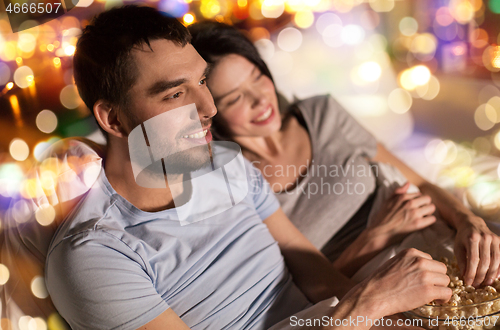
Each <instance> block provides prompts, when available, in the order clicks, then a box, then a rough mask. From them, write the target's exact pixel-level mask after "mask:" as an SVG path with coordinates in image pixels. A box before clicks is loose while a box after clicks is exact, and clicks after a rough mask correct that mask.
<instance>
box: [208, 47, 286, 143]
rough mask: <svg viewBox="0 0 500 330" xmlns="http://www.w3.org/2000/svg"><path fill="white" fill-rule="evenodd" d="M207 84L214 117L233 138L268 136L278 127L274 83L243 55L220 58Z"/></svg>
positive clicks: (279, 124)
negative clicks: (214, 109)
mask: <svg viewBox="0 0 500 330" xmlns="http://www.w3.org/2000/svg"><path fill="white" fill-rule="evenodd" d="M207 84H208V87H209V88H210V91H211V92H212V95H213V97H214V101H215V105H216V106H217V110H218V114H217V117H218V118H217V120H218V121H219V123H220V124H222V125H224V126H225V128H226V129H227V131H228V132H229V133H230V134H231V136H232V137H239V136H254V137H255V136H269V135H270V134H272V133H274V132H276V131H278V130H279V129H280V127H281V117H280V114H279V111H278V99H277V97H276V91H275V89H274V84H273V82H272V81H271V79H269V77H267V76H266V75H264V74H262V73H261V72H260V70H259V69H258V68H257V67H256V66H255V65H254V64H253V63H251V62H250V61H248V60H247V59H246V58H244V57H243V56H240V55H234V54H231V55H226V56H224V57H222V58H221V59H220V60H219V61H217V62H216V64H215V66H214V68H213V69H212V71H211V73H210V76H209V78H208V80H207Z"/></svg>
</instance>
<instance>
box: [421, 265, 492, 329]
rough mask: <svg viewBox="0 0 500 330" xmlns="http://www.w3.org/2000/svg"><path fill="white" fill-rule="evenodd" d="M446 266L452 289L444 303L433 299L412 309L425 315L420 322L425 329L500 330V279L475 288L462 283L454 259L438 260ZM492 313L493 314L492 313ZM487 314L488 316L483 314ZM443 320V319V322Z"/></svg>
mask: <svg viewBox="0 0 500 330" xmlns="http://www.w3.org/2000/svg"><path fill="white" fill-rule="evenodd" d="M441 261H442V262H443V263H444V264H445V265H446V267H447V272H446V273H447V275H448V276H449V277H450V283H449V284H448V287H449V288H451V289H452V292H453V294H452V296H451V298H450V300H449V301H447V302H446V303H444V304H438V303H436V302H435V301H433V302H431V303H429V304H427V305H424V306H421V307H419V308H416V309H414V310H413V312H414V313H416V314H418V315H421V316H423V317H427V318H429V319H427V320H425V321H426V322H424V325H425V326H426V327H427V328H428V329H440V330H441V329H442V330H472V329H475V330H484V329H496V328H495V325H496V324H498V325H499V327H498V328H499V329H500V320H498V319H499V318H500V313H499V314H495V313H498V312H500V299H497V298H500V280H498V279H497V280H495V281H494V282H493V284H492V285H487V286H485V287H482V288H477V289H476V288H475V287H473V286H470V285H465V284H464V282H463V280H461V279H460V270H459V268H458V264H457V262H456V261H453V262H450V261H449V260H448V259H447V258H443V259H442V260H441ZM492 314H495V315H492ZM487 315H488V316H487ZM436 317H437V318H439V320H440V321H439V324H432V322H430V320H432V319H436ZM445 320H446V321H445Z"/></svg>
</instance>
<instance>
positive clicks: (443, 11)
mask: <svg viewBox="0 0 500 330" xmlns="http://www.w3.org/2000/svg"><path fill="white" fill-rule="evenodd" d="M453 21H454V18H453V16H451V14H450V10H449V9H448V7H441V8H439V9H438V10H437V11H436V23H438V24H439V25H441V26H448V25H450V24H451V23H453Z"/></svg>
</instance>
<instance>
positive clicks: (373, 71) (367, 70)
mask: <svg viewBox="0 0 500 330" xmlns="http://www.w3.org/2000/svg"><path fill="white" fill-rule="evenodd" d="M358 74H359V76H360V77H361V79H363V80H364V81H367V82H372V81H376V80H378V79H379V78H380V76H381V74H382V68H381V67H380V64H378V63H377V62H373V61H370V62H365V63H363V64H361V65H360V66H359V69H358Z"/></svg>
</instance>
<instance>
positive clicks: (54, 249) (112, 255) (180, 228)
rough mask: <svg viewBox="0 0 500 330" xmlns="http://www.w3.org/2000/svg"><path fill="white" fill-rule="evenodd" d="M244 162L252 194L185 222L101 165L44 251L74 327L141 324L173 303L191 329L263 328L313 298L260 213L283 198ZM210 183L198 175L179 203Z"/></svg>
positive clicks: (54, 293)
mask: <svg viewBox="0 0 500 330" xmlns="http://www.w3.org/2000/svg"><path fill="white" fill-rule="evenodd" d="M245 168H246V177H247V178H248V180H249V181H248V182H249V192H248V194H247V195H246V197H245V198H244V199H243V200H242V201H241V202H239V203H238V204H236V205H235V206H233V207H231V208H229V209H227V210H226V211H224V212H222V213H220V214H218V215H214V216H212V217H210V218H208V219H205V220H201V221H197V222H194V223H191V224H188V225H181V224H180V221H179V220H178V215H177V214H178V213H177V212H176V209H168V210H164V211H160V212H144V211H141V210H139V209H137V208H136V207H134V206H133V205H132V204H130V203H129V202H128V201H127V200H125V199H124V198H123V197H122V196H120V195H119V194H118V193H116V191H115V190H114V189H113V188H112V187H111V185H110V184H109V182H108V180H107V178H106V175H105V172H104V170H102V171H101V174H100V176H99V178H98V180H97V182H96V184H95V185H94V186H93V187H92V189H91V190H90V192H89V193H88V195H87V196H85V198H84V199H83V200H82V202H80V204H79V205H78V207H77V208H76V209H75V210H74V211H73V213H72V214H70V216H69V218H68V219H67V220H66V221H65V222H64V224H63V225H61V226H60V228H59V229H58V232H57V233H56V235H55V237H54V239H53V241H52V243H51V245H50V248H49V253H48V256H47V263H46V282H47V288H48V291H49V293H50V295H51V298H52V300H53V302H54V304H55V306H56V307H57V309H58V311H59V312H60V313H61V315H62V316H63V317H64V318H65V319H66V320H67V321H68V323H69V324H70V325H71V327H72V328H73V329H75V330H76V329H136V328H137V327H139V326H142V325H144V324H146V323H148V322H149V321H151V320H153V319H154V318H156V317H157V316H158V315H160V314H161V313H162V312H164V311H165V310H166V309H168V308H172V310H173V311H174V312H175V313H176V314H177V315H179V317H180V318H181V319H182V320H183V321H184V322H185V323H186V324H187V325H188V326H189V327H190V328H192V329H217V330H220V329H265V328H268V327H269V326H271V325H273V324H275V323H277V322H278V321H280V320H282V319H285V318H286V317H288V316H290V315H292V314H294V313H296V312H298V311H300V310H302V309H304V308H306V307H308V306H310V302H309V301H308V300H307V298H306V297H305V296H304V295H303V294H302V292H301V291H300V290H299V289H298V288H297V287H296V286H295V284H294V283H293V281H292V278H291V275H290V274H289V272H288V270H287V268H286V266H285V262H284V259H283V257H282V255H281V252H280V249H279V247H278V244H277V242H276V241H275V240H274V239H273V237H272V235H271V234H270V232H269V231H268V229H267V226H266V225H265V224H264V223H263V221H262V220H263V219H266V218H267V217H269V216H270V215H271V214H273V213H274V212H275V211H276V210H277V209H278V207H279V204H278V202H277V200H276V198H275V197H274V196H273V194H272V193H270V188H269V186H268V184H267V182H266V181H265V180H264V179H263V177H262V176H261V174H260V172H259V171H258V170H256V169H255V168H254V167H253V166H252V165H251V164H249V163H248V162H245ZM203 188H204V187H200V186H198V185H197V183H196V182H194V181H193V183H192V195H191V199H190V201H188V202H187V203H186V204H184V205H182V206H179V207H178V208H177V209H181V208H184V207H187V206H189V205H188V204H189V203H190V202H191V201H193V200H195V201H197V203H203V201H204V200H207V199H206V198H204V195H203V193H204V189H203ZM205 197H206V195H205ZM196 206H202V205H199V204H197V205H196ZM189 207H192V205H191V206H189ZM179 214H180V213H179Z"/></svg>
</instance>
